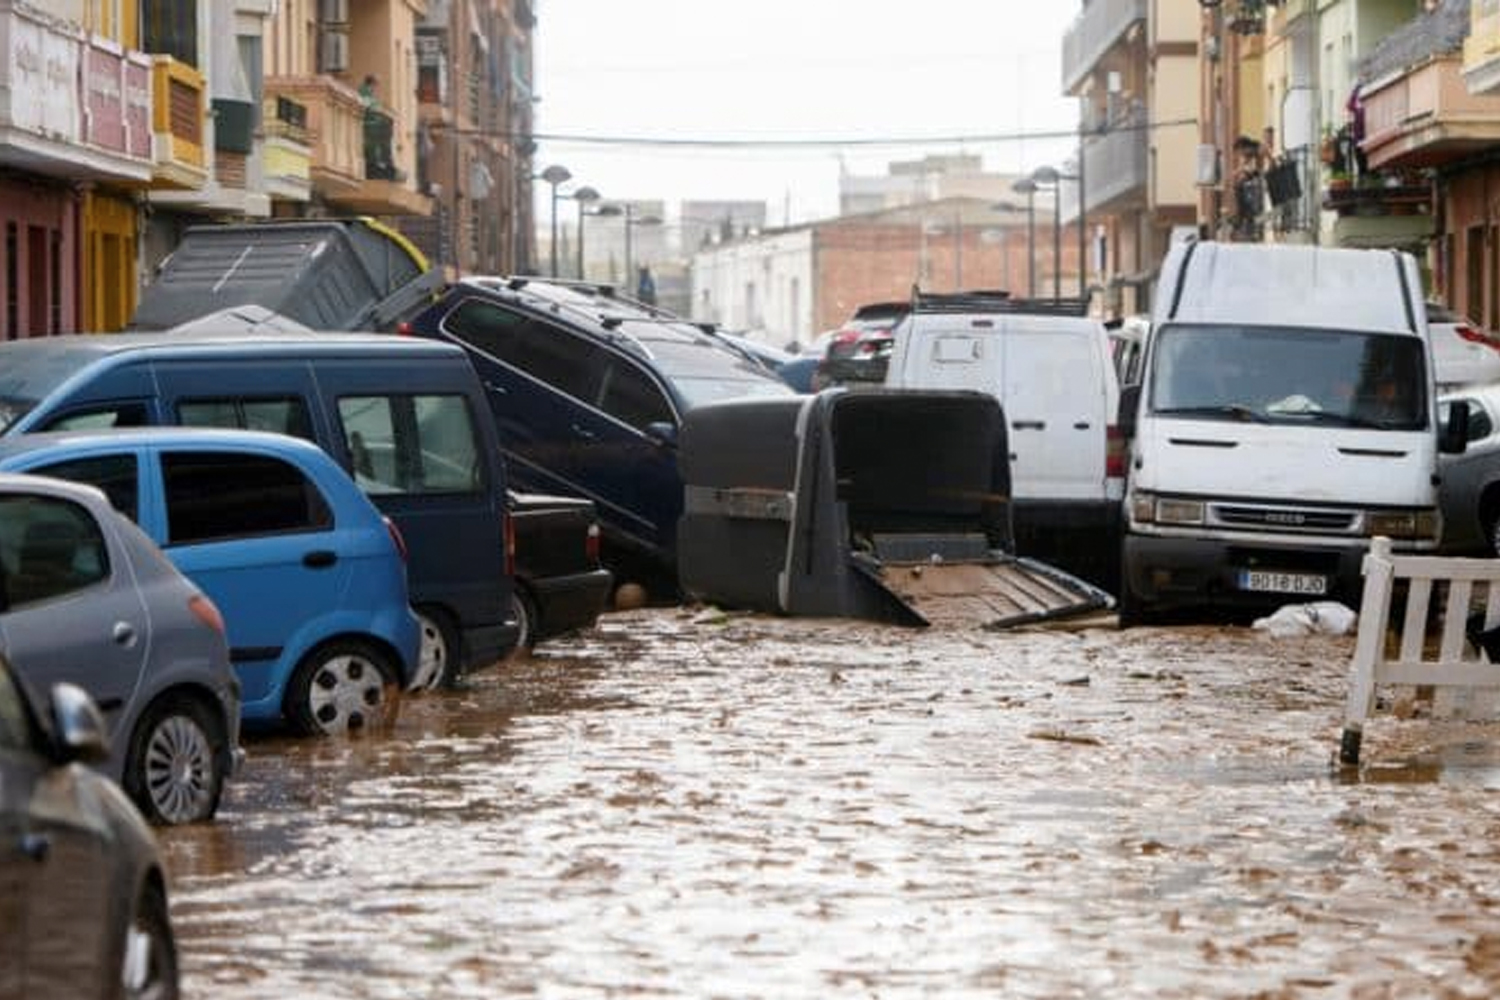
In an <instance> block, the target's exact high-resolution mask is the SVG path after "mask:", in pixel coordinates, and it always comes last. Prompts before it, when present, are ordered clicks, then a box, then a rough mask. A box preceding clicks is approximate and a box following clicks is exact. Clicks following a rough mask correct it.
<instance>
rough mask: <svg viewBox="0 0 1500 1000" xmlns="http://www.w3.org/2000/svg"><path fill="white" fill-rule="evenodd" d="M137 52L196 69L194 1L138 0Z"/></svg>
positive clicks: (196, 18) (196, 22) (196, 6)
mask: <svg viewBox="0 0 1500 1000" xmlns="http://www.w3.org/2000/svg"><path fill="white" fill-rule="evenodd" d="M141 48H142V49H144V50H145V51H147V52H150V53H153V54H159V55H169V56H171V57H172V58H173V59H176V60H177V61H178V62H184V63H187V64H188V65H189V66H194V67H196V66H197V65H198V4H197V3H196V2H195V0H141Z"/></svg>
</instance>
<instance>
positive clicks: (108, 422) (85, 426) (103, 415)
mask: <svg viewBox="0 0 1500 1000" xmlns="http://www.w3.org/2000/svg"><path fill="white" fill-rule="evenodd" d="M150 423H151V419H150V415H149V414H148V413H147V412H146V404H145V403H142V402H139V401H134V402H123V403H110V404H109V405H107V406H97V407H91V408H89V409H86V410H73V411H71V412H69V413H64V414H63V415H62V416H60V417H56V418H54V419H52V420H49V421H48V422H47V423H45V424H43V425H42V426H41V427H39V428H37V429H38V430H43V431H96V430H100V429H101V428H105V427H145V426H147V425H148V424H150Z"/></svg>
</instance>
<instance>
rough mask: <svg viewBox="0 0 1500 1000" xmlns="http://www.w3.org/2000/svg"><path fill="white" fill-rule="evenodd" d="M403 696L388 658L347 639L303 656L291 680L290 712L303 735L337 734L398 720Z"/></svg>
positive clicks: (288, 705) (290, 716) (293, 722)
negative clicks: (397, 686) (396, 715)
mask: <svg viewBox="0 0 1500 1000" xmlns="http://www.w3.org/2000/svg"><path fill="white" fill-rule="evenodd" d="M398 698H399V694H398V692H397V688H396V671H395V669H394V668H393V667H392V666H391V664H390V662H389V661H388V660H387V658H386V657H385V656H383V655H381V654H380V653H379V652H377V651H376V650H375V649H373V648H372V647H371V646H370V645H369V644H368V643H363V642H358V641H356V640H351V639H344V640H339V641H335V642H330V643H327V644H326V645H323V646H319V647H318V648H317V649H315V650H313V651H312V652H311V653H308V654H307V656H305V657H303V659H302V662H301V663H299V664H298V665H297V669H296V670H295V671H294V672H293V673H292V680H291V683H290V684H288V685H287V705H286V714H287V717H288V718H289V719H290V720H291V723H292V728H293V729H295V730H296V731H297V732H298V733H300V734H301V735H303V736H319V735H323V736H335V735H339V734H342V733H349V732H356V731H359V730H362V729H370V728H374V727H378V726H383V725H386V724H388V723H390V722H393V721H395V714H396V703H397V699H398Z"/></svg>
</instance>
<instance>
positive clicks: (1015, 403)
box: [1000, 316, 1110, 501]
mask: <svg viewBox="0 0 1500 1000" xmlns="http://www.w3.org/2000/svg"><path fill="white" fill-rule="evenodd" d="M1006 324H1007V329H1006V333H1005V336H1004V337H1003V338H1002V339H1003V340H1004V349H1005V363H1004V365H1003V366H1002V367H1003V371H1004V388H1003V390H1002V393H1001V395H1000V398H1001V400H1002V401H1003V402H1004V404H1005V415H1006V418H1007V419H1008V420H1009V422H1010V428H1009V429H1010V435H1009V438H1010V455H1011V459H1010V462H1011V482H1012V485H1013V490H1014V494H1015V496H1016V498H1017V499H1029V498H1034V497H1045V498H1048V499H1051V500H1095V501H1097V500H1101V499H1103V497H1104V458H1105V455H1104V452H1105V446H1106V441H1105V431H1106V426H1107V424H1108V422H1109V414H1110V411H1109V410H1108V409H1107V401H1106V400H1105V399H1104V398H1103V396H1102V395H1101V392H1102V387H1103V386H1104V385H1105V379H1106V374H1107V373H1105V372H1104V371H1102V370H1101V368H1102V364H1103V352H1102V351H1101V349H1100V347H1101V345H1100V344H1096V343H1094V340H1093V338H1091V337H1090V336H1089V330H1088V327H1087V326H1086V325H1079V326H1076V327H1073V326H1070V327H1069V328H1067V329H1061V330H1060V329H1058V328H1057V326H1056V325H1055V324H1049V325H1048V326H1047V327H1046V328H1037V327H1033V326H1031V325H1029V324H1028V323H1027V322H1026V318H1025V317H1023V316H1014V317H1008V318H1007V320H1006Z"/></svg>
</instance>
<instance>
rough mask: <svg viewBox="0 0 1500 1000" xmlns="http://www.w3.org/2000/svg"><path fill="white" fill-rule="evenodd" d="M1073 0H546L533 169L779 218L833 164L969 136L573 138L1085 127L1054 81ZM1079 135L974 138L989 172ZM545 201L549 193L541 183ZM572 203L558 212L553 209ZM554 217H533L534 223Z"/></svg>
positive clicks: (859, 163)
mask: <svg viewBox="0 0 1500 1000" xmlns="http://www.w3.org/2000/svg"><path fill="white" fill-rule="evenodd" d="M1079 9H1080V8H1079V5H1078V4H1077V3H1076V2H1071V0H1042V2H1022V0H921V2H919V3H911V4H902V5H893V4H876V3H870V2H868V0H756V2H754V3H734V2H731V0H628V2H627V0H542V2H540V3H538V4H537V16H538V23H537V27H536V34H535V39H536V66H535V84H536V92H537V94H538V95H539V96H540V98H541V99H540V102H539V103H538V104H537V107H536V130H537V132H538V133H541V134H544V135H557V136H568V137H576V138H570V139H561V138H558V139H547V138H544V139H542V140H541V141H540V149H539V151H538V153H537V158H536V160H535V163H536V166H537V169H538V171H540V170H541V169H542V168H544V167H546V166H547V165H549V164H553V163H558V164H562V165H564V166H566V167H567V168H568V169H569V170H570V171H571V172H572V174H573V177H574V180H573V181H572V182H571V183H570V184H569V185H567V186H565V187H564V188H563V189H562V190H563V191H564V192H566V191H567V190H569V189H570V188H572V187H574V186H576V185H580V184H587V185H589V186H592V187H594V188H596V189H598V191H599V192H600V193H601V194H602V195H603V196H604V197H605V198H606V199H612V198H620V199H647V198H656V199H662V200H664V201H666V202H668V204H669V208H668V211H669V213H673V212H675V203H676V202H678V201H680V200H683V199H709V198H713V199H720V198H724V199H729V198H733V199H744V198H748V199H755V200H764V201H766V202H768V203H769V206H770V214H769V219H770V221H771V222H772V223H773V224H782V223H784V222H802V221H806V220H808V219H812V218H819V217H823V216H828V215H832V214H834V213H835V212H836V211H837V206H838V177H839V170H840V161H841V159H842V162H843V166H844V168H845V169H847V170H848V171H850V172H852V173H858V174H881V173H884V172H885V164H886V163H887V162H888V161H891V160H903V159H918V158H920V157H921V156H923V155H924V154H926V153H929V152H931V153H941V152H955V151H958V150H959V149H960V147H959V146H956V145H953V144H948V145H938V144H931V145H925V144H924V145H910V144H907V145H890V146H868V145H866V146H855V145H850V146H845V147H843V148H833V147H819V148H796V149H786V148H781V149H764V148H744V147H737V148H730V149H725V148H716V149H698V148H693V149H683V148H662V147H652V146H643V145H635V144H624V145H605V144H602V143H594V142H580V141H576V140H577V139H582V138H589V139H641V138H647V139H671V140H686V139H693V140H705V139H707V140H753V141H765V140H852V139H860V140H877V139H878V140H885V139H916V138H927V137H995V136H1015V135H1018V134H1022V133H1037V132H1044V131H1064V132H1066V131H1067V130H1069V129H1073V128H1076V126H1077V104H1076V101H1075V100H1074V99H1072V98H1066V97H1063V96H1062V94H1061V93H1060V91H1061V83H1060V78H1061V58H1062V56H1061V53H1062V37H1063V33H1064V31H1066V29H1067V27H1068V25H1069V24H1070V23H1071V22H1072V20H1073V18H1074V16H1075V15H1076V13H1077V11H1078V10H1079ZM1071 145H1072V144H1071V143H1069V142H1066V141H1059V140H1050V141H1045V140H1041V139H1037V138H1032V139H1029V140H1024V141H1018V140H1008V141H985V142H969V143H967V144H966V145H965V146H963V147H962V148H963V149H965V150H967V151H969V152H976V153H980V154H982V155H983V157H984V161H985V168H986V169H988V170H995V171H1018V172H1019V171H1021V170H1029V169H1031V168H1033V167H1035V166H1038V165H1040V164H1042V163H1046V162H1058V161H1060V160H1061V159H1062V158H1063V157H1065V156H1066V155H1067V152H1068V150H1069V149H1070V148H1071ZM538 189H539V190H538V198H539V204H545V202H546V199H547V196H548V189H547V187H546V185H544V184H539V185H538ZM560 214H561V213H560ZM542 217H544V216H543V215H542V214H541V213H539V215H538V218H542Z"/></svg>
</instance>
